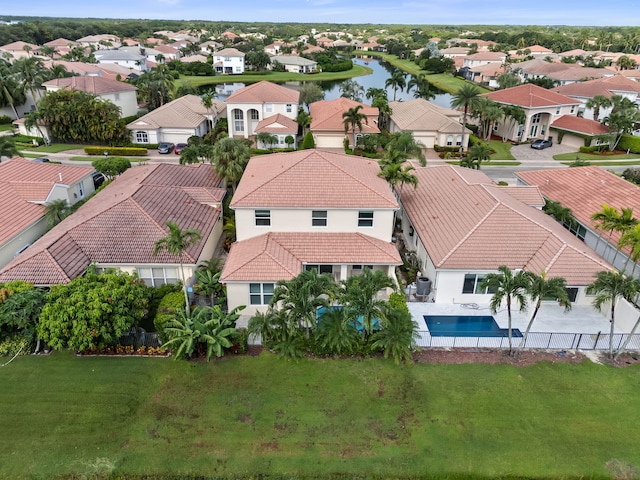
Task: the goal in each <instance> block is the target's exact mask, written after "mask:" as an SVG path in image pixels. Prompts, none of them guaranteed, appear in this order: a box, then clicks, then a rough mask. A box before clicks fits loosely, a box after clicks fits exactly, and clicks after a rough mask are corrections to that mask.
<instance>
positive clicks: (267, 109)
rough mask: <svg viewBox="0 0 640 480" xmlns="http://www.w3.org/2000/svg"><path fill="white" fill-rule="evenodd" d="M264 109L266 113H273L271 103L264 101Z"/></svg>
mask: <svg viewBox="0 0 640 480" xmlns="http://www.w3.org/2000/svg"><path fill="white" fill-rule="evenodd" d="M264 111H265V112H267V113H273V103H265V105H264Z"/></svg>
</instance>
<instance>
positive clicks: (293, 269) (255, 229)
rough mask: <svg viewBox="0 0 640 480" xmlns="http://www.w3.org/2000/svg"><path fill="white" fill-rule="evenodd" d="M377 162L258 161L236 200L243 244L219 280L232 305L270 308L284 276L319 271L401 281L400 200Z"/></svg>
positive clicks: (284, 157) (323, 156) (312, 154)
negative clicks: (370, 273) (396, 232)
mask: <svg viewBox="0 0 640 480" xmlns="http://www.w3.org/2000/svg"><path fill="white" fill-rule="evenodd" d="M379 172H380V167H379V166H378V164H377V162H375V161H374V160H371V159H367V158H363V157H356V156H352V155H345V154H343V153H334V152H329V151H326V150H313V149H312V150H300V151H296V152H290V153H277V154H272V155H262V156H257V157H253V158H251V160H250V161H249V165H248V166H247V169H246V170H245V172H244V175H243V176H242V180H241V181H240V184H239V185H238V189H237V190H236V193H235V195H234V197H233V200H232V202H231V208H232V209H233V210H234V211H235V216H236V235H237V239H238V241H237V242H236V243H234V244H233V245H232V247H231V251H230V252H229V257H228V259H227V261H226V263H225V266H224V269H223V271H222V275H221V277H220V281H221V282H222V283H224V284H226V286H227V301H228V305H229V308H234V307H236V306H238V305H247V309H246V310H244V311H243V314H245V315H248V316H251V315H253V314H255V312H257V311H264V310H266V308H267V305H268V303H269V301H270V300H271V294H272V293H273V288H274V285H275V283H276V282H277V281H278V280H290V279H292V278H294V277H295V276H296V275H298V274H299V273H300V272H302V271H303V270H304V269H310V268H317V269H318V270H319V271H320V272H321V273H331V274H332V275H333V276H334V278H335V279H336V280H344V279H346V278H348V277H349V276H351V275H356V274H359V273H360V272H362V269H363V268H364V267H370V268H373V269H376V270H382V271H384V272H385V273H387V274H388V275H389V276H391V277H392V278H395V273H394V272H395V267H396V265H400V264H401V263H402V261H401V259H400V255H399V254H398V251H397V249H396V246H395V244H393V243H392V242H391V239H392V235H393V227H394V214H395V212H396V210H397V208H398V203H397V201H396V199H395V197H394V195H393V193H392V191H391V188H390V187H389V185H388V184H387V182H385V181H384V180H383V179H382V178H380V177H378V173H379Z"/></svg>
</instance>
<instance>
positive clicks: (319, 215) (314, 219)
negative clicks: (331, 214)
mask: <svg viewBox="0 0 640 480" xmlns="http://www.w3.org/2000/svg"><path fill="white" fill-rule="evenodd" d="M311 226H312V227H326V226H327V211H326V210H312V211H311Z"/></svg>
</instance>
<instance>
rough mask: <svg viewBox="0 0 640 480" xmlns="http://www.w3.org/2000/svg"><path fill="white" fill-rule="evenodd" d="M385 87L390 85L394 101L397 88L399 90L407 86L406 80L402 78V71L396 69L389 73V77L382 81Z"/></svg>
mask: <svg viewBox="0 0 640 480" xmlns="http://www.w3.org/2000/svg"><path fill="white" fill-rule="evenodd" d="M384 86H385V88H389V87H391V88H392V89H393V101H394V102H395V101H396V93H397V91H398V90H400V91H401V92H402V91H403V90H404V87H406V86H407V81H406V79H405V78H404V73H403V72H402V71H400V70H396V71H395V72H393V73H392V74H391V76H390V77H389V78H387V80H386V81H385V82H384Z"/></svg>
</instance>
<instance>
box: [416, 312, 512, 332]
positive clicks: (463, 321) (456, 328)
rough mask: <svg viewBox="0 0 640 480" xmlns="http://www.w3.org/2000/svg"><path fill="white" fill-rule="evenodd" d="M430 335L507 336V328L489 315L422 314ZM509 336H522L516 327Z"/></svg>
mask: <svg viewBox="0 0 640 480" xmlns="http://www.w3.org/2000/svg"><path fill="white" fill-rule="evenodd" d="M424 320H425V322H427V327H428V328H429V333H430V334H431V336H432V337H507V336H509V330H508V329H506V328H500V327H499V326H498V324H497V323H496V321H495V319H494V318H493V317H492V316H489V315H424ZM511 336H513V337H522V333H520V330H518V329H517V328H512V329H511Z"/></svg>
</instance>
